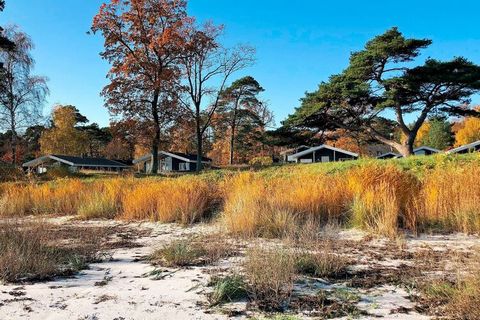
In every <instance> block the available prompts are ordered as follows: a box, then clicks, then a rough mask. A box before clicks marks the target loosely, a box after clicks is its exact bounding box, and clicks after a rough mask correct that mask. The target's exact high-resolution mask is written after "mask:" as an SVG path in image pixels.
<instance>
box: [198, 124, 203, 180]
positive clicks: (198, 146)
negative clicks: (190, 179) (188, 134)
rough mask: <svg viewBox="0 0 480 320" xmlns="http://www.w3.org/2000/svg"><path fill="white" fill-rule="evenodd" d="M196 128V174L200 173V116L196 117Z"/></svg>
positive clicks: (201, 139)
mask: <svg viewBox="0 0 480 320" xmlns="http://www.w3.org/2000/svg"><path fill="white" fill-rule="evenodd" d="M196 127H197V169H196V171H197V172H200V171H202V152H203V150H202V144H203V136H202V129H201V128H200V116H199V115H198V116H197V119H196Z"/></svg>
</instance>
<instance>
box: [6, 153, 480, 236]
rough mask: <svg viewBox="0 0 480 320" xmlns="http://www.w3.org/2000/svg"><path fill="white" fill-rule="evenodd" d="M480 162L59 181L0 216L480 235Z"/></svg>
mask: <svg viewBox="0 0 480 320" xmlns="http://www.w3.org/2000/svg"><path fill="white" fill-rule="evenodd" d="M478 176H480V157H479V156H478V155H469V156H460V157H451V156H435V157H423V158H420V157H414V158H409V159H403V160H398V161H375V160H361V161H351V162H345V163H332V164H314V165H288V166H282V167H271V168H267V169H264V170H259V171H249V172H231V171H218V172H210V173H205V174H202V175H187V176H183V177H177V178H159V177H150V178H143V179H138V178H133V177H117V178H101V179H68V178H67V179H58V180H54V181H51V182H43V183H32V182H30V183H25V182H24V183H3V184H1V185H0V215H1V216H9V217H10V216H25V215H44V214H52V215H79V216H80V217H82V218H84V219H90V218H107V219H110V218H116V219H125V220H152V221H161V222H178V223H182V224H191V223H195V222H198V221H201V220H203V219H206V218H209V217H210V216H212V215H214V214H216V215H217V216H220V220H221V221H222V223H223V224H224V226H225V227H226V229H227V230H229V231H230V232H232V233H236V234H239V235H242V236H247V237H249V236H265V237H283V236H286V235H288V234H289V233H290V232H291V230H293V229H295V228H297V227H298V226H299V225H300V226H301V225H303V224H304V223H306V222H308V223H310V222H312V221H313V222H314V223H316V224H319V225H320V224H326V223H336V224H341V225H345V226H355V227H360V228H363V229H365V230H369V231H371V232H373V233H377V234H382V235H385V236H395V234H396V233H397V232H398V230H399V229H407V230H411V231H413V232H415V231H417V230H420V231H422V230H425V229H439V230H447V231H461V232H467V233H475V232H480V184H479V183H478Z"/></svg>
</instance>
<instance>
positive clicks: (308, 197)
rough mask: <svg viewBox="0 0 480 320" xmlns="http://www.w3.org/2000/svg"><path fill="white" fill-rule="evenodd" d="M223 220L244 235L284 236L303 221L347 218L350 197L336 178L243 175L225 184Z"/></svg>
mask: <svg viewBox="0 0 480 320" xmlns="http://www.w3.org/2000/svg"><path fill="white" fill-rule="evenodd" d="M225 184H226V185H227V186H228V187H227V190H226V191H225V205H224V212H223V221H224V223H225V225H226V226H227V228H228V230H229V231H231V232H233V233H236V234H241V235H244V236H265V237H279V236H280V237H283V236H286V235H288V234H289V233H290V232H291V231H292V230H293V229H295V227H296V226H297V225H298V224H299V223H301V222H304V221H307V220H315V221H317V222H318V223H322V222H328V221H341V220H343V219H344V216H345V213H346V209H347V206H348V200H349V199H350V198H351V196H350V192H349V190H348V188H347V186H346V183H345V180H344V179H341V178H340V177H337V176H335V175H332V176H329V175H303V176H300V177H297V178H291V177H290V178H285V177H273V178H265V177H261V176H257V175H255V174H253V173H241V174H239V175H238V176H234V177H233V178H230V179H229V180H228V181H227V182H226V183H225Z"/></svg>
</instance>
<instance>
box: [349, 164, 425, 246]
mask: <svg viewBox="0 0 480 320" xmlns="http://www.w3.org/2000/svg"><path fill="white" fill-rule="evenodd" d="M347 180H348V185H349V188H350V189H351V191H352V194H353V199H352V205H351V214H352V216H351V223H352V224H353V225H354V226H357V227H361V228H364V229H367V230H371V231H373V232H375V233H377V234H382V235H385V236H390V237H393V236H395V235H396V234H397V228H398V227H404V228H408V229H410V230H413V231H415V230H416V226H417V218H416V212H415V207H414V204H415V200H416V196H417V195H418V193H419V190H420V181H419V180H418V179H417V178H416V177H415V176H414V175H413V174H411V173H409V172H406V171H401V170H400V169H398V168H396V167H394V166H377V165H372V166H366V167H359V168H355V169H352V170H351V171H349V172H348V173H347Z"/></svg>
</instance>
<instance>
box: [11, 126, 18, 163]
mask: <svg viewBox="0 0 480 320" xmlns="http://www.w3.org/2000/svg"><path fill="white" fill-rule="evenodd" d="M11 148H12V164H13V165H17V132H16V131H15V129H13V128H12V138H11Z"/></svg>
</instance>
